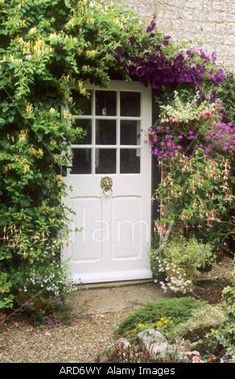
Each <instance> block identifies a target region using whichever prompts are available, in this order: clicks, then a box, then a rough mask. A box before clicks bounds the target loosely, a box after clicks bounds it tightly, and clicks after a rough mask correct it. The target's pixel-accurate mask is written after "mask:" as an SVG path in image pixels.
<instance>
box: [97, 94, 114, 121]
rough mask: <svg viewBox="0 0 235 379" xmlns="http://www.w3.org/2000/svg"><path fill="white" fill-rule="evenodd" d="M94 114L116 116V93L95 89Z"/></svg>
mask: <svg viewBox="0 0 235 379" xmlns="http://www.w3.org/2000/svg"><path fill="white" fill-rule="evenodd" d="M95 96H96V105H95V109H96V115H97V116H116V114H117V104H116V103H117V95H116V92H114V91H96V93H95Z"/></svg>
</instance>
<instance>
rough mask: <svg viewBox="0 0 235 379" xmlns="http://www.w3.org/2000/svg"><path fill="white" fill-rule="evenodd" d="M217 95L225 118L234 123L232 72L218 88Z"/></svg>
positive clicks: (234, 81)
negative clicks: (221, 102)
mask: <svg viewBox="0 0 235 379" xmlns="http://www.w3.org/2000/svg"><path fill="white" fill-rule="evenodd" d="M218 96H219V98H220V99H221V100H222V101H223V104H224V107H225V110H226V117H227V119H228V120H230V121H232V123H233V124H235V76H234V74H233V73H232V72H230V73H228V74H227V78H226V80H225V81H224V82H223V83H222V84H221V86H220V87H219V88H218Z"/></svg>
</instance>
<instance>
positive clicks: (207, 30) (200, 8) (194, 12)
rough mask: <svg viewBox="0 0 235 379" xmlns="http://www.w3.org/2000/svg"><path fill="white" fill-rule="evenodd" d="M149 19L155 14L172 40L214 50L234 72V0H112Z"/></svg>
mask: <svg viewBox="0 0 235 379" xmlns="http://www.w3.org/2000/svg"><path fill="white" fill-rule="evenodd" d="M114 1H115V2H118V3H120V1H122V2H123V3H124V4H126V5H128V6H130V7H131V8H132V9H134V11H135V12H137V13H138V14H139V15H140V16H141V17H144V18H145V19H146V22H148V21H149V20H150V19H151V18H152V16H153V15H154V14H155V15H156V18H157V24H158V26H159V29H160V30H161V31H162V32H165V33H168V34H170V35H171V36H172V37H174V40H178V41H188V42H190V44H191V45H197V46H204V47H206V48H207V49H208V50H216V52H217V57H218V62H220V63H223V64H224V66H225V67H227V68H230V69H233V71H234V72H235V0H217V1H216V0H114Z"/></svg>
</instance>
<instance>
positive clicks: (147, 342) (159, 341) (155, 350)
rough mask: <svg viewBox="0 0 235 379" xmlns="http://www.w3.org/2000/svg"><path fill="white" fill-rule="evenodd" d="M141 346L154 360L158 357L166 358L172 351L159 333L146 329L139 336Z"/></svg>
mask: <svg viewBox="0 0 235 379" xmlns="http://www.w3.org/2000/svg"><path fill="white" fill-rule="evenodd" d="M137 337H138V340H139V344H140V346H141V347H142V348H143V349H144V350H146V351H147V352H148V353H149V355H150V356H151V357H152V358H156V357H157V356H159V357H161V358H164V357H166V356H167V355H168V354H169V351H170V350H172V349H171V346H170V345H169V343H168V342H167V339H166V337H164V336H163V335H162V334H161V333H160V332H159V331H157V330H154V329H146V330H144V331H142V332H139V333H138V334H137Z"/></svg>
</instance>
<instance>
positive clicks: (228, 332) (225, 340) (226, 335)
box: [216, 270, 235, 355]
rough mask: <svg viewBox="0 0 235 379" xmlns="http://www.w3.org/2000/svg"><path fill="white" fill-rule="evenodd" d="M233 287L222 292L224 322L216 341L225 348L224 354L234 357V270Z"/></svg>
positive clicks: (234, 274) (234, 275) (234, 276)
mask: <svg viewBox="0 0 235 379" xmlns="http://www.w3.org/2000/svg"><path fill="white" fill-rule="evenodd" d="M233 279H234V280H233V285H232V286H228V287H226V288H225V289H224V291H223V297H224V301H225V321H224V323H223V324H222V325H221V328H220V329H219V331H217V332H216V336H217V339H218V340H219V342H220V344H221V345H222V346H223V347H224V348H225V350H226V354H230V355H235V270H234V271H233Z"/></svg>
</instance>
